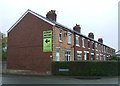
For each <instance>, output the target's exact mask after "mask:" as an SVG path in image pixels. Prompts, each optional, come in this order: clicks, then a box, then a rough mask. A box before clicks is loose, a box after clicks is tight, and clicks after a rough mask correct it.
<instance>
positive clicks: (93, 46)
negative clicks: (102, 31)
mask: <svg viewBox="0 0 120 86" xmlns="http://www.w3.org/2000/svg"><path fill="white" fill-rule="evenodd" d="M92 48H93V49H95V43H94V41H93V42H92Z"/></svg>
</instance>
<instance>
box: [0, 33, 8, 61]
mask: <svg viewBox="0 0 120 86" xmlns="http://www.w3.org/2000/svg"><path fill="white" fill-rule="evenodd" d="M1 34H2V37H1V39H0V40H1V41H2V43H1V44H2V60H3V61H5V60H6V59H7V37H6V36H5V34H3V33H1Z"/></svg>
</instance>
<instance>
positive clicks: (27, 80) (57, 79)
mask: <svg viewBox="0 0 120 86" xmlns="http://www.w3.org/2000/svg"><path fill="white" fill-rule="evenodd" d="M1 77H2V84H118V77H102V78H97V79H83V78H78V77H77V78H76V77H64V76H31V75H30V76H29V75H27V76H25V75H10V74H8V75H6V74H4V75H2V76H0V78H1Z"/></svg>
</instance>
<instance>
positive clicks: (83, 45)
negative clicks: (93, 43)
mask: <svg viewBox="0 0 120 86" xmlns="http://www.w3.org/2000/svg"><path fill="white" fill-rule="evenodd" d="M82 47H83V48H85V38H82Z"/></svg>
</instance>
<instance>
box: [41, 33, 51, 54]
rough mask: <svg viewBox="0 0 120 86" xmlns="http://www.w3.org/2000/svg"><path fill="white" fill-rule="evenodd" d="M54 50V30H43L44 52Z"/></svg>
mask: <svg viewBox="0 0 120 86" xmlns="http://www.w3.org/2000/svg"><path fill="white" fill-rule="evenodd" d="M50 51H52V31H44V32H43V52H50Z"/></svg>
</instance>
